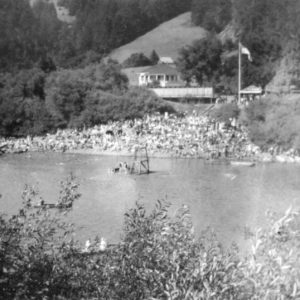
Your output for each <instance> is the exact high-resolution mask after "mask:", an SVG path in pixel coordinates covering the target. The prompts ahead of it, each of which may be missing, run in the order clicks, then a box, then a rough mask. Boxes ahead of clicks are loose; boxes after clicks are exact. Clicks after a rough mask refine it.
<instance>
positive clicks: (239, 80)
mask: <svg viewBox="0 0 300 300" xmlns="http://www.w3.org/2000/svg"><path fill="white" fill-rule="evenodd" d="M238 56H239V66H238V104H240V103H241V86H242V56H241V43H240V41H239V55H238Z"/></svg>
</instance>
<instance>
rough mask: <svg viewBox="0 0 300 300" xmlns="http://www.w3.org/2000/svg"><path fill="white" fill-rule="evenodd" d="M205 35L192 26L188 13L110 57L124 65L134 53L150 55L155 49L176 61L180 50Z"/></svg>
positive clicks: (116, 50)
mask: <svg viewBox="0 0 300 300" xmlns="http://www.w3.org/2000/svg"><path fill="white" fill-rule="evenodd" d="M205 34H206V31H205V30H204V29H203V28H201V27H196V26H193V25H191V13H190V12H187V13H184V14H181V15H179V16H177V17H176V18H174V19H172V20H170V21H167V22H164V23H162V24H161V25H159V26H158V27H156V28H155V29H153V30H152V31H150V32H148V33H146V34H145V35H143V36H141V37H139V38H137V39H136V40H134V41H133V42H131V43H129V44H126V45H124V46H122V47H120V48H117V49H115V50H114V51H113V52H112V53H111V54H110V57H111V58H113V59H116V60H118V61H119V62H120V63H122V62H123V61H124V60H125V59H126V58H128V57H129V56H130V55H131V54H132V53H137V52H143V53H144V54H146V55H149V54H150V53H151V52H152V50H153V49H154V50H155V51H156V52H157V53H158V55H159V56H170V57H172V58H173V59H176V57H177V56H178V50H179V49H180V48H182V47H183V46H185V45H189V44H191V43H192V42H193V41H194V40H196V39H201V38H203V37H204V36H205Z"/></svg>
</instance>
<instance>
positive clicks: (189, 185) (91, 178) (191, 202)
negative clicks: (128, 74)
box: [0, 153, 300, 245]
mask: <svg viewBox="0 0 300 300" xmlns="http://www.w3.org/2000/svg"><path fill="white" fill-rule="evenodd" d="M120 160H122V161H124V160H126V161H127V162H129V161H130V158H126V157H117V156H97V155H81V154H76V155H75V154H60V153H30V154H22V155H3V156H1V158H0V194H2V198H1V199H0V201H1V211H2V213H6V214H8V215H10V214H13V213H14V212H16V211H17V210H18V209H19V208H20V207H21V203H22V200H21V193H22V190H23V188H24V185H25V184H30V185H34V186H36V187H37V188H38V189H39V190H40V194H41V195H42V197H43V198H44V199H45V201H46V202H56V200H57V198H58V194H59V183H60V181H62V180H64V179H66V177H67V176H68V175H69V174H70V173H71V172H72V173H73V174H74V175H75V176H76V178H77V180H78V182H79V183H80V189H79V191H80V193H81V194H82V197H81V198H80V199H79V200H78V201H77V202H76V203H75V205H74V209H73V210H72V212H71V213H70V218H71V220H72V222H74V224H75V226H76V235H77V238H78V239H79V240H82V241H83V240H86V239H88V238H92V237H93V236H95V235H99V236H103V237H105V238H106V239H107V240H108V242H111V243H114V242H117V241H119V240H120V235H121V233H122V226H123V221H124V218H123V215H124V213H125V212H126V211H128V210H129V209H130V208H132V207H134V204H135V202H136V201H140V202H143V203H144V204H145V206H146V207H147V208H148V209H151V208H153V207H154V204H155V202H156V200H157V199H167V200H168V201H169V202H171V204H172V206H171V208H170V214H171V215H172V214H174V212H175V211H176V209H178V208H179V207H180V206H181V205H182V204H186V205H188V206H189V208H190V210H191V215H192V218H193V222H194V225H195V231H196V233H200V232H201V230H203V229H205V228H206V227H207V226H211V227H213V228H214V229H215V231H216V233H217V234H218V236H219V238H220V240H221V241H222V242H225V243H226V244H227V243H229V242H232V241H235V242H237V243H238V244H239V245H242V244H243V240H244V228H245V227H250V228H255V227H259V226H264V224H265V220H266V218H265V212H266V211H267V210H272V211H275V212H284V211H285V210H286V209H287V208H288V207H289V206H290V205H292V206H293V207H294V208H300V197H299V196H300V165H292V164H279V163H272V164H258V165H256V166H255V167H245V166H243V167H242V166H239V167H234V166H230V165H217V164H207V163H205V161H203V160H197V159H190V160H188V159H158V158H156V159H151V160H150V167H151V170H152V171H153V173H151V174H149V175H140V176H138V175H136V176H133V175H125V174H109V172H108V169H109V168H111V167H112V166H115V165H117V163H118V162H119V161H120Z"/></svg>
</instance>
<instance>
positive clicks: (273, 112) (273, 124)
mask: <svg viewBox="0 0 300 300" xmlns="http://www.w3.org/2000/svg"><path fill="white" fill-rule="evenodd" d="M299 115H300V104H299V99H298V96H295V97H293V98H287V97H275V96H273V97H271V96H269V97H266V98H264V99H263V100H261V101H255V102H252V103H250V105H249V106H248V107H246V108H245V109H244V110H243V111H242V113H241V117H240V121H241V122H242V123H243V124H244V125H246V126H247V128H248V131H249V136H250V139H251V140H252V141H253V142H254V143H256V144H257V145H259V146H260V147H262V148H263V149H267V148H269V147H271V146H273V147H280V148H281V149H283V150H287V149H290V148H294V149H298V150H299V149H300V148H299V132H300V122H299Z"/></svg>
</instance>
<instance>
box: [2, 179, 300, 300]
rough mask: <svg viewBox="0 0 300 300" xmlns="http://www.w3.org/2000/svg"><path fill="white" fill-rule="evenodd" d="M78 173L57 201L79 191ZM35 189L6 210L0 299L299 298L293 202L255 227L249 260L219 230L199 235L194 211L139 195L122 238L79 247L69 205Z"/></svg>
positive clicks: (298, 225)
mask: <svg viewBox="0 0 300 300" xmlns="http://www.w3.org/2000/svg"><path fill="white" fill-rule="evenodd" d="M72 180H73V179H70V180H68V181H67V182H66V183H65V184H64V185H63V186H62V192H61V196H60V202H63V203H65V202H66V201H71V202H72V203H73V201H74V200H76V199H77V198H78V197H79V194H78V192H77V188H78V186H77V184H75V183H74V182H73V181H72ZM36 200H41V199H40V197H39V195H38V193H37V192H36V191H34V190H33V189H32V188H28V187H27V188H26V190H25V192H24V193H23V203H24V207H23V208H22V209H21V210H20V211H19V212H18V214H16V215H15V216H12V217H11V218H9V219H6V218H4V217H1V218H0V234H1V235H0V237H1V239H0V293H1V296H2V297H3V299H94V298H97V299H149V300H150V299H170V300H171V299H188V300H192V299H224V300H226V299H228V300H229V299H270V300H271V299H272V300H273V299H275V300H277V299H278V300H279V299H299V297H300V285H299V278H300V252H299V250H300V217H299V213H297V212H295V211H292V210H291V209H288V210H287V211H286V213H285V215H284V216H283V217H281V218H279V219H278V217H277V216H276V215H274V214H269V225H268V226H267V228H265V229H259V230H257V231H256V232H255V233H254V234H252V248H251V252H250V253H248V256H246V257H245V258H244V259H242V258H241V255H240V254H239V253H238V249H237V247H236V246H232V247H230V248H229V249H224V248H223V247H222V245H221V244H220V243H219V242H218V240H217V238H216V236H215V235H214V233H213V231H211V230H206V231H204V232H203V233H202V234H201V236H200V238H199V239H196V236H195V233H194V228H193V224H192V221H191V216H190V214H189V210H188V208H187V207H186V206H182V208H180V209H179V210H178V211H177V212H176V214H175V216H174V217H170V216H169V214H168V209H169V204H168V203H167V202H166V201H157V203H156V205H155V208H154V209H153V210H152V211H151V212H150V213H147V211H146V209H145V207H144V205H142V204H140V203H137V204H136V206H135V207H133V208H132V209H130V210H129V211H128V213H126V214H125V222H124V231H123V236H122V237H121V241H120V243H118V244H115V245H108V247H107V248H106V249H105V250H103V249H101V251H100V248H97V247H98V245H99V239H98V238H97V237H96V238H95V239H94V241H92V243H91V245H90V248H89V249H90V251H88V252H82V251H81V249H80V245H79V243H78V242H76V241H74V240H73V239H72V231H73V227H72V226H71V225H68V224H67V223H65V222H64V221H63V217H64V215H65V213H67V212H68V211H69V210H65V209H61V210H59V211H53V210H49V209H47V208H46V206H43V205H42V206H41V207H35V206H34V201H36Z"/></svg>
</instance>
